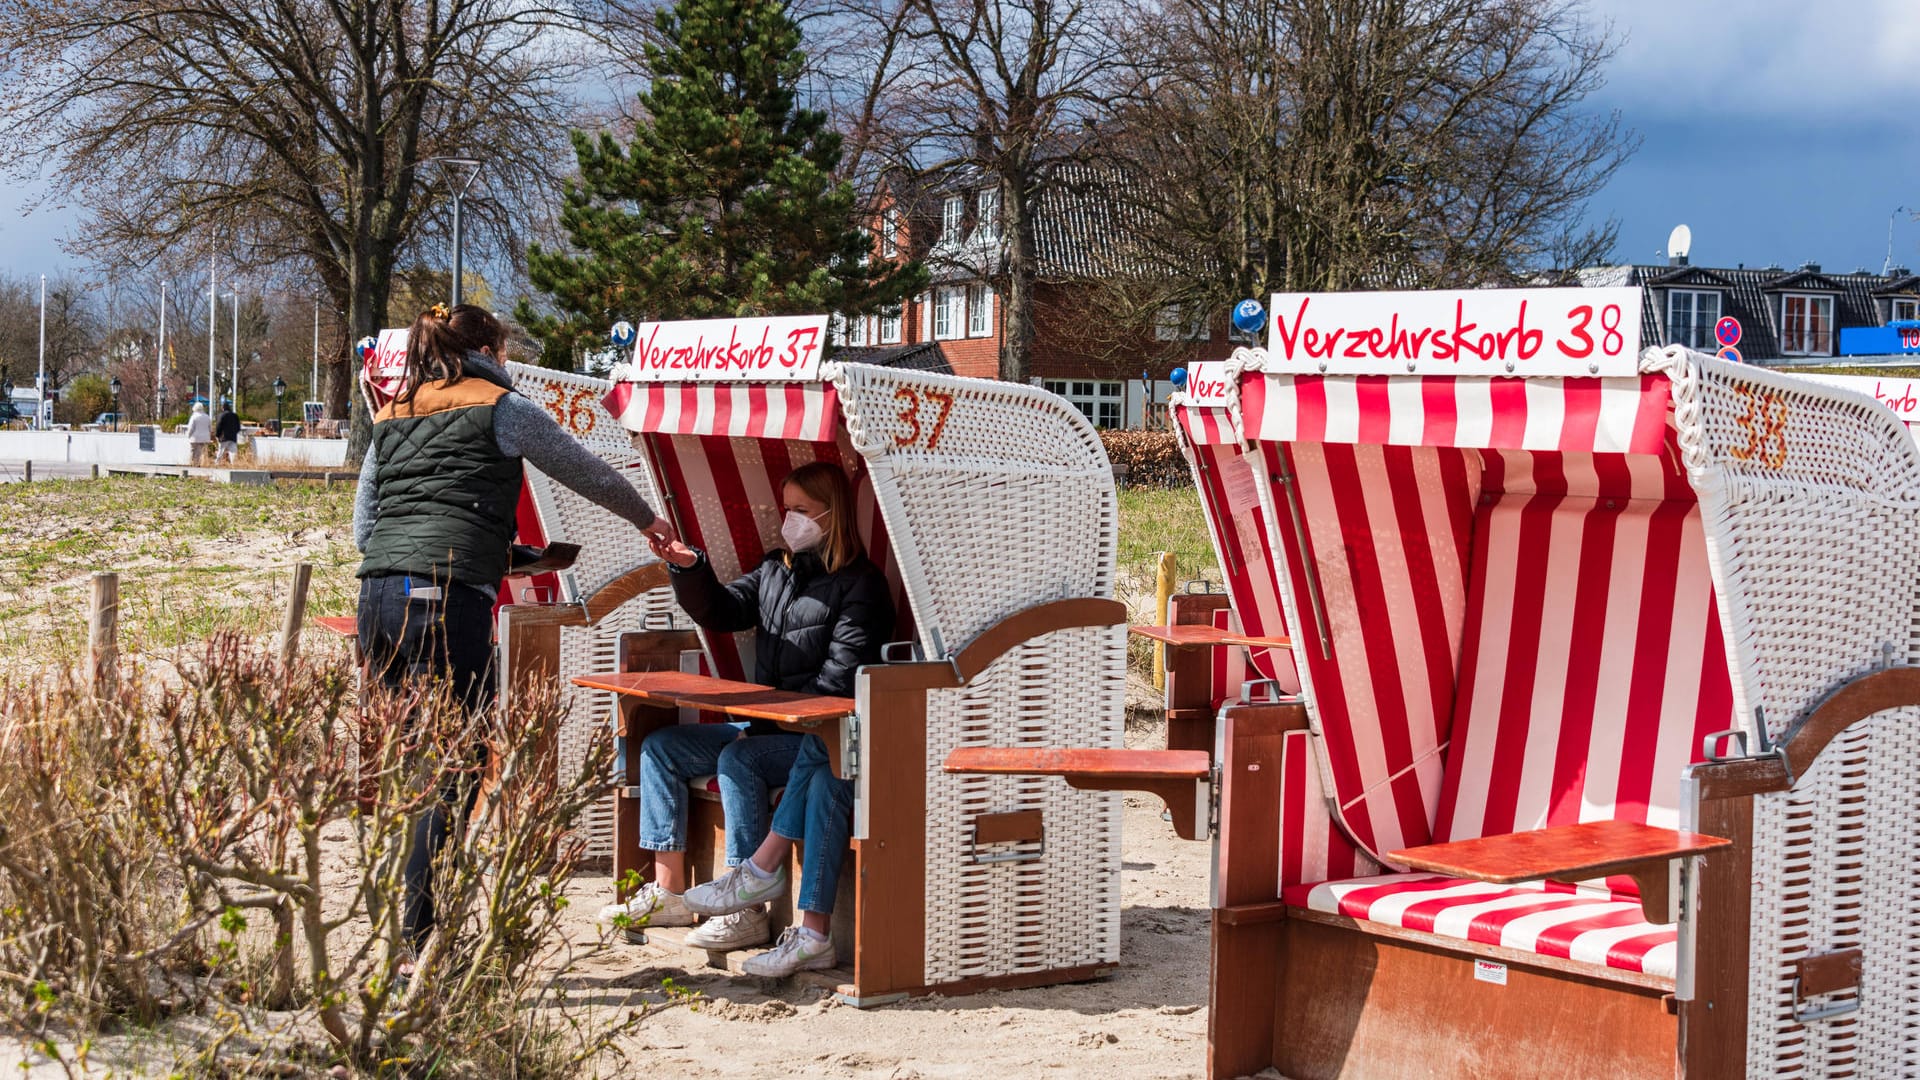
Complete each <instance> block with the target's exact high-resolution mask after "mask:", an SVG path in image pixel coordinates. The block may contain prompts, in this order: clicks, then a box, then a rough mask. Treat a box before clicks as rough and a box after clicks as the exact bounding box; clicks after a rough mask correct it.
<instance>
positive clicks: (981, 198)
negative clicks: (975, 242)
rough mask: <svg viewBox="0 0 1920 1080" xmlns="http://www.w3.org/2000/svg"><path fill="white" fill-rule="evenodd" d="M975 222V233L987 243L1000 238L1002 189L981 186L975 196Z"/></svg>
mask: <svg viewBox="0 0 1920 1080" xmlns="http://www.w3.org/2000/svg"><path fill="white" fill-rule="evenodd" d="M974 209H975V224H974V227H973V235H974V236H975V237H977V238H978V239H980V240H981V241H983V242H986V243H993V242H996V241H998V240H999V239H1000V189H999V188H997V187H989V188H981V189H980V193H979V194H978V195H977V196H975V198H974Z"/></svg>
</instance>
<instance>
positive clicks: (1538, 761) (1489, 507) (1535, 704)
mask: <svg viewBox="0 0 1920 1080" xmlns="http://www.w3.org/2000/svg"><path fill="white" fill-rule="evenodd" d="M1485 492H1486V493H1485V495H1484V497H1483V498H1482V500H1481V504H1480V506H1479V507H1478V508H1477V510H1476V511H1475V514H1474V545H1473V555H1472V566H1473V570H1472V577H1471V584H1470V586H1469V593H1470V596H1471V599H1470V601H1469V603H1468V618H1467V624H1466V631H1465V644H1464V647H1463V649H1462V656H1461V660H1460V690H1459V695H1458V705H1457V707H1456V709H1455V716H1454V721H1453V748H1452V750H1451V751H1450V753H1449V755H1448V759H1447V770H1446V784H1445V787H1444V789H1443V791H1442V793H1441V800H1440V806H1439V813H1438V816H1437V820H1436V822H1435V827H1434V834H1435V837H1436V838H1437V839H1439V840H1455V839H1466V838H1471V837H1478V836H1491V835H1497V834H1501V833H1507V832H1516V831H1522V830H1527V829H1537V828H1542V827H1544V826H1548V825H1565V824H1573V823H1575V822H1581V821H1594V820H1603V819H1615V820H1626V821H1639V822H1645V823H1648V824H1653V825H1660V826H1664V827H1667V828H1678V827H1679V824H1680V773H1681V770H1682V769H1684V768H1685V767H1686V765H1687V764H1688V763H1690V762H1692V761H1694V760H1696V759H1697V757H1698V755H1699V753H1700V747H1701V740H1702V738H1703V737H1704V736H1705V735H1707V734H1709V733H1711V732H1714V731H1720V730H1724V729H1725V728H1728V727H1730V726H1732V718H1733V687H1732V680H1731V674H1730V671H1729V668H1728V663H1727V653H1726V647H1725V644H1724V642H1723V640H1722V637H1721V626H1720V618H1719V613H1718V610H1717V605H1716V603H1715V598H1714V589H1713V580H1712V577H1711V574H1710V572H1709V570H1708V566H1707V549H1706V538H1705V535H1704V532H1703V529H1702V525H1701V520H1700V508H1699V505H1698V503H1697V502H1696V501H1695V499H1694V496H1693V492H1692V490H1691V489H1690V488H1689V487H1688V486H1687V484H1686V481H1685V478H1684V476H1682V475H1681V474H1680V473H1679V471H1678V469H1677V468H1676V467H1675V466H1674V465H1673V463H1672V461H1671V459H1663V458H1658V457H1651V456H1637V455H1636V456H1625V455H1593V454H1524V453H1518V454H1514V453H1510V454H1502V455H1498V456H1497V457H1493V456H1490V459H1489V463H1488V466H1487V472H1486V489H1485ZM1610 884H1612V885H1613V886H1614V888H1615V889H1616V890H1618V891H1620V892H1622V893H1631V892H1632V891H1633V886H1632V883H1631V881H1630V879H1625V878H1622V879H1620V880H1619V881H1617V882H1612V883H1610Z"/></svg>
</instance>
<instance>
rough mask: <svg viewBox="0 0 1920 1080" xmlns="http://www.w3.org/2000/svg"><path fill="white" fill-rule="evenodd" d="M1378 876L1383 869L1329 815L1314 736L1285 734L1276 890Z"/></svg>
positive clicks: (1295, 733)
mask: <svg viewBox="0 0 1920 1080" xmlns="http://www.w3.org/2000/svg"><path fill="white" fill-rule="evenodd" d="M1379 872H1380V865H1379V864H1378V863H1376V862H1374V861H1373V860H1372V859H1370V858H1368V857H1367V856H1366V855H1365V854H1364V853H1362V852H1361V851H1360V849H1359V848H1356V847H1354V846H1353V841H1351V840H1349V839H1347V835H1346V833H1344V832H1342V831H1341V829H1340V826H1339V825H1338V824H1336V823H1335V821H1334V820H1333V816H1332V814H1331V813H1330V812H1329V807H1328V804H1327V798H1326V790H1325V789H1324V788H1323V787H1321V784H1320V767H1319V763H1318V762H1317V761H1316V760H1315V758H1314V751H1313V736H1312V735H1311V734H1310V733H1308V732H1305V731H1289V732H1287V733H1285V734H1284V735H1283V736H1281V756H1280V881H1279V883H1278V885H1277V888H1279V889H1281V890H1284V889H1286V888H1287V887H1288V886H1291V885H1298V884H1301V883H1302V882H1310V881H1324V880H1326V879H1328V878H1346V877H1353V876H1355V875H1360V874H1377V873H1379Z"/></svg>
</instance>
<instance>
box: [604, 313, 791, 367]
mask: <svg viewBox="0 0 1920 1080" xmlns="http://www.w3.org/2000/svg"><path fill="white" fill-rule="evenodd" d="M826 345H827V317H826V316H825V315H781V316H776V317H773V318H767V319H698V320H690V321H687V322H646V323H641V324H640V327H639V329H638V331H637V333H636V338H635V341H634V343H633V366H632V367H631V368H630V369H628V373H627V375H626V378H627V379H628V380H630V381H633V382H730V381H736V380H738V381H752V382H774V381H778V382H811V381H813V380H815V379H818V378H819V377H820V358H821V355H822V353H823V352H824V351H825V349H826Z"/></svg>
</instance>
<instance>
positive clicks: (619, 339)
mask: <svg viewBox="0 0 1920 1080" xmlns="http://www.w3.org/2000/svg"><path fill="white" fill-rule="evenodd" d="M613 343H614V344H615V345H618V346H620V347H621V348H623V349H624V348H626V347H627V346H629V345H631V344H633V324H632V323H630V322H628V321H627V320H625V319H621V320H620V321H619V322H617V323H614V324H613Z"/></svg>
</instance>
